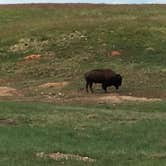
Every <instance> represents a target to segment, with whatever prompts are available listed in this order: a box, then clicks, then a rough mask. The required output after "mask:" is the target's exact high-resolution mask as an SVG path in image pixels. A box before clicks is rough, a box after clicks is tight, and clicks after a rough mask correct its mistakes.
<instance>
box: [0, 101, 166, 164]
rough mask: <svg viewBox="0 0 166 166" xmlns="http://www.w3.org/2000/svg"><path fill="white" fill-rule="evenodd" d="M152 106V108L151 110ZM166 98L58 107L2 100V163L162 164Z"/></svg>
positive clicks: (163, 160) (0, 146)
mask: <svg viewBox="0 0 166 166" xmlns="http://www.w3.org/2000/svg"><path fill="white" fill-rule="evenodd" d="M151 108H153V109H151ZM165 110H166V104H165V102H157V103H153V104H152V105H151V103H142V104H141V103H140V104H139V105H137V106H136V107H135V104H132V103H126V104H120V105H96V106H92V105H91V106H78V105H64V106H58V105H53V104H44V103H32V102H31V103H29V102H0V118H1V119H5V118H6V119H13V120H15V122H16V124H15V125H11V124H1V125H0V132H1V137H0V155H1V161H0V164H1V165H4V166H5V165H17V166H19V165H26V166H27V165H135V166H137V165H146V166H147V165H164V163H165V159H166V158H165V148H166V144H165V137H166V134H165V133H166V130H165V125H166V123H165V113H166V112H165ZM37 152H45V153H53V152H61V153H66V154H79V155H82V156H89V157H91V158H93V159H96V162H95V163H88V162H83V161H75V160H60V161H54V160H52V159H49V158H40V157H36V155H35V154H36V153H37Z"/></svg>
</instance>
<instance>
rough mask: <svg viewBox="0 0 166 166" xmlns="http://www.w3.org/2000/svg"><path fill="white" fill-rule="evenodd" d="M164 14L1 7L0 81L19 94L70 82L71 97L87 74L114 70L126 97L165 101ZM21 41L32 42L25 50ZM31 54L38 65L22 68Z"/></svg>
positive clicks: (139, 9)
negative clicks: (116, 52)
mask: <svg viewBox="0 0 166 166" xmlns="http://www.w3.org/2000/svg"><path fill="white" fill-rule="evenodd" d="M18 9H19V10H18ZM165 13H166V12H165V8H164V5H129V6H128V5H117V6H116V5H115V6H111V5H31V6H27V5H25V6H23V5H22V6H19V5H18V6H17V5H16V6H6V7H5V6H4V7H2V6H1V11H0V39H1V42H0V76H1V77H2V78H4V79H8V78H10V79H11V80H12V83H11V85H12V86H15V87H17V88H20V89H22V88H23V86H22V84H24V82H26V84H27V86H31V85H32V82H36V84H40V83H42V82H45V80H46V79H47V81H63V80H68V81H70V82H72V84H71V86H70V87H69V89H71V91H75V89H76V87H77V88H78V89H79V88H80V87H82V86H84V83H83V74H84V73H85V72H86V71H88V70H91V69H94V68H112V69H113V70H115V71H117V72H118V73H121V74H122V75H123V77H124V85H123V88H122V89H123V93H124V94H128V93H129V92H132V93H134V95H137V96H148V97H154V96H156V97H162V98H165V94H166V91H165V89H166V88H165V87H166V84H165V82H166V77H165V75H166V70H165V66H166V61H165V59H166V56H165V55H166V51H165V50H166V49H165V48H166V42H165V37H164V36H165V34H166V28H165V26H166V21H165ZM126 22H127V24H126ZM20 39H22V40H25V41H27V40H28V39H30V41H29V42H28V43H26V44H27V47H23V49H21V48H22V47H21V45H20ZM45 41H47V43H46V44H44V45H42V44H41V43H42V42H45ZM15 44H16V46H17V47H18V48H17V51H13V50H12V49H11V47H12V46H14V45H15ZM112 50H121V51H122V52H123V55H122V56H119V57H111V56H109V54H110V52H111V51H112ZM32 53H35V54H41V55H42V59H41V60H40V61H39V62H38V63H37V62H32V63H23V64H22V63H21V62H22V61H23V58H24V57H25V56H27V55H29V54H32Z"/></svg>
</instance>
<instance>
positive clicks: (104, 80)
mask: <svg viewBox="0 0 166 166" xmlns="http://www.w3.org/2000/svg"><path fill="white" fill-rule="evenodd" d="M84 77H85V80H86V91H87V92H88V88H90V91H91V92H92V93H93V89H92V85H93V83H100V84H102V89H103V90H104V91H105V92H107V87H108V86H114V87H115V88H116V89H118V88H119V86H121V84H122V76H121V75H120V74H116V73H115V72H114V71H113V70H111V69H96V70H91V71H89V72H87V73H85V74H84Z"/></svg>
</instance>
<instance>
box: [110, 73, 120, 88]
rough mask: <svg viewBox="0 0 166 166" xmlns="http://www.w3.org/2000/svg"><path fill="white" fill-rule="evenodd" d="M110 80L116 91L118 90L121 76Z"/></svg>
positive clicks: (115, 76)
mask: <svg viewBox="0 0 166 166" xmlns="http://www.w3.org/2000/svg"><path fill="white" fill-rule="evenodd" d="M111 80H112V84H113V85H114V86H115V87H116V89H119V86H121V85H122V76H121V75H120V74H116V75H114V76H113V77H112V79H111Z"/></svg>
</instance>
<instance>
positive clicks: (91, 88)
mask: <svg viewBox="0 0 166 166" xmlns="http://www.w3.org/2000/svg"><path fill="white" fill-rule="evenodd" d="M92 85H93V83H92V82H90V85H89V87H90V91H91V93H93V89H92Z"/></svg>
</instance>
